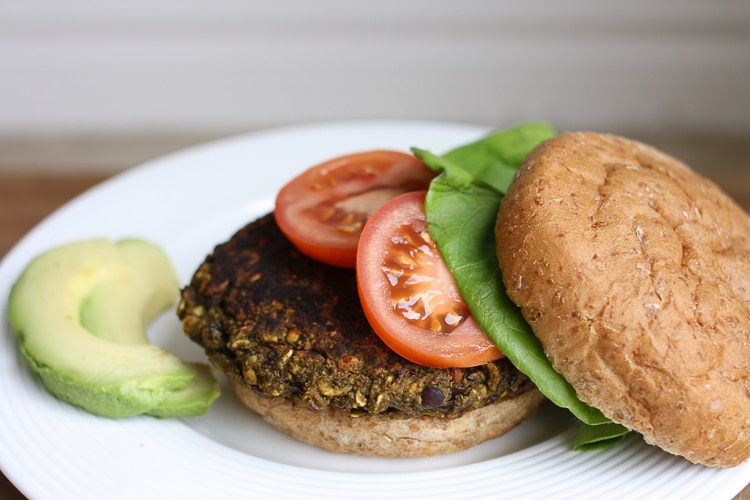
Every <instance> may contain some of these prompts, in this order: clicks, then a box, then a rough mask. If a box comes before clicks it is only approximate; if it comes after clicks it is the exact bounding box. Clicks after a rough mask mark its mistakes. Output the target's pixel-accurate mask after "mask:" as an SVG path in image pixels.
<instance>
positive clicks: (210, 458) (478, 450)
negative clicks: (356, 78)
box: [0, 122, 750, 499]
mask: <svg viewBox="0 0 750 500" xmlns="http://www.w3.org/2000/svg"><path fill="white" fill-rule="evenodd" d="M485 132H486V130H485V129H482V128H479V127H473V126H465V125H455V124H441V123H425V122H351V123H332V124H318V125H310V126H301V127H293V128H285V129H278V130H272V131H268V132H264V133H257V134H251V135H246V136H241V137H237V138H232V139H228V140H224V141H220V142H217V143H212V144H209V145H206V146H202V147H198V148H194V149H191V150H187V151H184V152H181V153H178V154H174V155H171V156H168V157H165V158H162V159H159V160H157V161H154V162H151V163H148V164H145V165H142V166H140V167H137V168H133V169H131V170H129V171H127V172H125V173H123V174H121V175H118V176H116V177H114V178H113V179H111V180H109V181H107V182H104V183H103V184H101V185H99V186H97V187H95V188H94V189H91V190H90V191H88V192H86V193H85V194H83V195H82V196H80V197H78V198H77V199H75V200H73V201H72V202H71V203H69V204H67V205H65V206H64V207H62V208H61V209H60V210H58V211H57V212H56V213H54V214H53V215H52V216H50V217H49V218H47V219H46V220H45V221H44V222H42V223H41V224H40V225H39V226H37V227H36V228H35V229H34V230H33V231H31V232H30V233H29V234H28V235H27V236H26V237H25V238H24V239H23V240H22V241H21V242H19V243H18V245H17V246H16V247H15V248H14V249H13V250H12V251H11V252H10V253H9V254H8V255H7V257H6V258H5V260H4V261H3V263H2V266H1V267H0V297H2V301H3V302H2V311H3V321H2V324H1V326H2V332H1V333H2V338H1V340H2V348H0V466H2V470H3V471H4V472H5V474H6V475H7V476H9V478H10V479H11V481H13V482H14V483H15V484H16V485H17V486H18V487H19V489H21V490H22V491H23V492H24V493H25V494H26V495H28V496H29V497H31V498H34V499H47V498H55V499H61V498H75V499H81V498H121V497H123V498H227V497H231V498H237V497H253V498H268V497H274V498H279V497H289V498H297V497H307V498H314V497H324V498H384V497H388V498H397V497H404V498H406V497H408V498H421V497H429V498H433V499H434V498H445V497H451V498H460V497H471V498H481V497H493V498H499V497H500V498H563V497H575V498H589V497H590V498H616V497H627V498H646V497H654V498H667V497H671V498H709V497H710V498H714V499H716V498H731V497H732V496H734V495H735V494H736V493H737V492H739V491H740V490H741V489H742V488H743V487H744V486H745V485H746V484H747V483H749V482H750V464H744V465H743V466H740V467H738V468H736V469H733V470H715V469H708V468H704V467H700V466H695V465H691V464H689V463H688V462H686V461H685V460H683V459H680V458H677V457H673V456H671V455H668V454H666V453H663V452H661V451H659V450H657V449H655V448H653V447H650V446H647V445H645V444H644V443H643V441H642V440H641V439H640V438H638V437H637V436H630V437H629V438H628V439H627V440H626V442H625V443H624V444H622V445H620V446H618V447H616V448H612V449H610V450H607V451H602V452H591V453H576V452H573V451H571V449H570V445H571V439H572V436H573V433H574V430H575V426H574V425H573V423H572V421H571V418H570V417H569V416H568V415H567V414H566V413H565V412H563V411H561V410H559V409H556V408H546V409H545V410H544V411H543V412H542V413H541V414H540V415H538V416H536V417H535V418H533V419H532V420H531V421H529V422H527V423H525V424H524V425H522V426H520V427H518V428H516V429H515V430H514V431H512V432H511V433H510V434H508V435H506V436H503V437H501V438H498V439H496V440H493V441H490V442H488V443H484V444H482V445H480V446H477V447H475V448H473V449H471V450H468V451H466V452H463V453H459V454H455V455H450V456H443V457H436V458H429V459H401V460H388V459H377V458H367V457H355V456H341V455H335V454H331V453H328V452H325V451H322V450H319V449H316V448H312V447H310V446H307V445H304V444H301V443H298V442H296V441H293V440H291V439H290V438H288V437H287V436H285V435H283V434H281V433H279V432H277V431H275V430H273V429H271V428H270V427H268V426H267V425H266V424H264V423H263V422H262V421H260V420H259V419H257V418H255V417H254V416H253V415H251V414H250V413H249V412H248V411H246V410H244V409H243V408H242V407H241V406H240V405H239V404H238V403H237V401H236V400H235V399H234V397H233V395H232V394H231V392H230V391H229V390H227V388H226V387H224V394H223V395H222V396H221V398H220V399H219V400H218V401H217V403H216V404H215V405H214V407H213V408H212V409H211V411H210V412H209V413H208V414H207V415H205V416H202V417H198V418H194V419H184V420H182V419H173V420H157V419H154V418H150V417H135V418H128V419H122V420H109V419H105V418H99V417H96V416H93V415H90V414H87V413H85V412H83V411H81V410H79V409H78V408H76V407H73V406H71V405H68V404H66V403H62V402H60V401H58V400H56V399H54V398H53V397H52V396H50V395H49V394H48V393H47V392H46V390H45V389H44V388H43V387H42V385H41V384H40V383H39V381H38V380H37V379H36V378H35V377H34V376H33V375H32V374H31V372H30V371H29V370H28V369H27V367H26V366H25V364H24V362H23V360H22V359H21V357H20V355H19V353H18V349H17V344H16V341H15V337H14V336H13V333H12V332H11V330H10V326H9V324H8V317H7V297H8V293H9V290H10V287H11V285H12V283H13V282H14V281H15V279H16V278H17V276H18V275H19V273H20V272H21V270H22V269H23V267H24V266H25V265H26V264H27V263H28V261H29V260H30V259H31V258H32V257H33V256H34V255H36V254H37V253H39V252H41V251H43V250H45V249H47V248H50V247H52V246H55V245H58V244H62V243H65V242H69V241H71V240H75V239H79V238H88V237H94V236H107V237H110V238H121V237H126V236H139V237H143V238H147V239H150V240H152V241H154V242H156V243H158V244H160V245H162V246H163V247H164V248H165V249H166V250H167V252H168V253H169V254H170V256H171V257H172V259H173V261H174V264H175V266H176V268H177V271H178V273H179V276H180V278H181V280H182V281H183V283H186V282H187V281H188V280H189V278H190V276H191V274H192V272H193V271H194V270H195V268H196V267H197V266H198V264H199V263H200V262H201V261H202V259H203V258H204V257H205V255H206V254H207V253H209V252H210V251H211V250H212V248H213V246H214V245H215V244H217V243H219V242H222V241H224V240H226V239H227V238H228V237H229V236H230V235H231V234H232V233H233V232H234V231H235V230H237V229H239V228H240V227H241V226H242V225H244V224H245V223H246V222H249V221H250V220H252V219H254V218H255V217H257V216H260V215H262V214H264V213H266V212H267V211H270V209H271V207H272V203H273V199H274V196H275V193H276V192H277V190H278V189H279V188H280V187H281V186H282V185H283V183H284V182H286V181H287V180H288V179H290V178H291V177H292V176H294V175H295V174H297V173H298V172H301V171H302V170H303V169H305V168H307V167H309V166H312V165H314V164H316V163H318V162H319V161H322V160H325V159H328V158H331V157H334V156H338V155H341V154H344V153H348V152H355V151H361V150H366V149H373V148H394V149H401V150H408V148H409V147H411V146H419V147H423V148H428V149H431V150H433V151H435V152H441V151H445V150H447V149H449V148H451V147H453V146H456V145H459V144H462V143H465V142H468V141H470V140H473V139H475V138H478V137H480V136H481V135H482V134H483V133H485ZM149 334H150V336H151V338H152V340H153V341H154V342H156V343H159V344H161V345H163V346H165V347H166V348H167V349H170V350H171V351H173V352H175V353H177V354H179V355H180V356H182V357H184V358H190V359H196V360H203V359H205V358H204V356H203V353H202V351H201V350H200V348H198V347H197V346H195V345H193V344H192V343H191V342H190V341H189V340H187V338H186V337H185V336H184V335H183V334H182V332H181V329H180V325H179V322H178V320H177V318H176V316H175V315H174V314H173V313H169V314H165V315H163V316H161V317H160V318H159V319H158V320H157V321H156V323H154V324H153V325H152V327H151V328H150V330H149Z"/></svg>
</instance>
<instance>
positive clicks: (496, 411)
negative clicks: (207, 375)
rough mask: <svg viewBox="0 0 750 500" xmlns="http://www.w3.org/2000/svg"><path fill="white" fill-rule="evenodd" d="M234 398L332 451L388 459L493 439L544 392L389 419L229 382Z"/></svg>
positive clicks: (291, 432) (282, 427) (461, 447)
mask: <svg viewBox="0 0 750 500" xmlns="http://www.w3.org/2000/svg"><path fill="white" fill-rule="evenodd" d="M232 385H233V388H234V391H235V393H236V394H237V397H238V398H239V399H240V401H241V402H242V403H243V404H244V405H245V406H247V407H248V408H250V409H251V410H252V411H254V412H256V413H258V414H259V415H260V416H261V417H263V419H264V420H265V421H267V422H268V423H270V424H271V425H273V426H274V427H276V428H277V429H279V430H281V431H283V432H285V433H287V434H289V435H290V436H291V437H293V438H295V439H297V440H299V441H302V442H304V443H308V444H311V445H313V446H317V447H319V448H323V449H325V450H328V451H331V452H335V453H349V454H356V455H367V456H376V457H388V458H413V457H427V456H433V455H440V454H446V453H456V452H459V451H463V450H466V449H468V448H471V447H472V446H475V445H478V444H480V443H482V442H484V441H487V440H489V439H493V438H496V437H498V436H501V435H503V434H505V433H506V432H508V431H509V430H511V429H513V428H514V427H515V426H517V425H518V424H520V423H521V422H523V421H524V420H525V419H527V418H528V417H530V416H531V415H533V414H534V413H536V411H537V410H538V408H539V406H540V404H541V403H542V402H543V401H544V396H542V394H541V393H540V392H539V391H538V390H536V389H534V390H531V391H528V392H526V393H524V394H521V395H519V396H517V397H515V398H511V399H506V400H503V401H500V402H498V403H495V404H492V405H488V406H485V407H482V408H478V409H476V410H473V411H471V412H469V413H467V414H465V415H463V416H461V417H458V418H452V419H446V418H441V417H434V416H421V417H415V418H389V417H387V416H383V415H358V416H352V415H351V414H349V413H348V412H346V411H342V410H336V409H332V408H326V409H323V410H313V409H310V408H308V407H305V406H301V405H296V404H294V403H293V402H292V401H291V400H289V399H285V398H264V397H262V396H259V395H258V394H256V393H255V392H254V391H253V390H252V389H249V388H248V387H246V386H245V385H243V384H241V383H239V382H234V381H233V382H232Z"/></svg>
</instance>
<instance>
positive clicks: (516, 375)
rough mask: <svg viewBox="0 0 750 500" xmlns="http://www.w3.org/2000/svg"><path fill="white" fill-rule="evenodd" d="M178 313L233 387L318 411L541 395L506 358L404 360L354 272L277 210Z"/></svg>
mask: <svg viewBox="0 0 750 500" xmlns="http://www.w3.org/2000/svg"><path fill="white" fill-rule="evenodd" d="M178 315H179V317H180V319H181V320H182V325H183V329H184V331H185V332H186V333H187V335H188V336H189V337H190V338H191V339H192V340H193V341H195V342H196V343H198V344H200V345H202V346H203V348H204V349H205V351H206V353H207V355H208V357H209V359H210V360H211V362H212V363H213V365H214V366H216V367H217V368H218V369H219V370H221V371H222V372H224V373H225V374H226V375H227V377H229V379H230V380H232V381H233V382H234V383H240V384H242V385H243V386H244V387H246V388H248V389H250V390H252V391H254V392H255V393H256V394H258V395H260V396H261V397H264V398H287V399H289V400H290V401H293V402H295V403H296V404H299V405H304V406H305V407H308V408H311V409H314V410H323V409H329V408H333V409H340V410H345V411H347V412H349V414H351V415H355V416H356V415H374V414H377V415H382V416H388V417H402V418H409V417H419V416H423V415H430V416H443V417H449V418H455V417H460V416H462V415H464V414H466V413H468V412H471V411H472V410H476V409H478V408H482V407H484V406H487V405H491V404H493V403H496V402H499V401H502V400H505V399H511V398H514V397H516V396H518V395H521V394H524V393H526V392H529V391H536V388H535V387H534V386H533V384H532V383H531V382H530V381H529V379H528V378H527V377H526V376H525V375H523V374H522V373H520V372H519V371H517V370H516V368H515V367H513V366H512V365H511V364H510V362H508V360H507V359H505V358H502V359H500V360H497V361H495V362H491V363H487V364H485V365H481V366H477V367H474V368H452V369H436V368H429V367H424V366H421V365H417V364H414V363H412V362H409V361H407V360H405V359H404V358H402V357H400V356H398V355H397V354H396V353H394V352H393V351H391V350H390V349H389V348H388V347H387V346H385V344H383V342H382V341H381V340H380V339H379V337H377V335H376V334H375V333H374V332H373V331H372V329H371V327H370V326H369V324H368V322H367V319H366V318H365V316H364V313H363V311H362V308H361V305H360V303H359V297H358V294H357V288H356V278H355V273H354V271H353V270H349V269H341V268H336V267H332V266H328V265H325V264H321V263H319V262H317V261H314V260H312V259H310V258H308V257H306V256H304V255H302V254H301V253H299V252H298V251H297V250H296V249H295V248H294V246H293V245H292V244H291V243H290V242H289V241H288V240H287V239H286V238H285V237H284V236H283V234H282V233H281V232H280V230H279V229H278V227H277V225H276V223H275V220H274V217H273V215H272V214H268V215H266V216H264V217H261V218H260V219H258V220H256V221H254V222H251V223H250V224H248V225H247V226H245V227H244V228H242V229H240V230H239V231H238V232H237V233H236V234H235V235H234V236H232V238H231V239H230V240H229V241H227V242H226V243H223V244H221V245H218V246H217V247H216V248H215V249H214V251H213V253H212V254H211V255H209V256H208V257H207V258H206V259H205V261H204V262H203V263H202V264H201V265H200V267H199V268H198V270H197V271H196V272H195V273H194V275H193V278H192V280H191V282H190V284H189V285H188V286H186V287H185V288H184V289H183V291H182V299H181V302H180V304H179V306H178Z"/></svg>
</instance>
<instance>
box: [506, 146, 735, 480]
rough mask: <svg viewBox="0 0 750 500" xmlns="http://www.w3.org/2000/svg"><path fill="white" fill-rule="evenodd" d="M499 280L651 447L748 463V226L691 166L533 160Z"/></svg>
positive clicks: (589, 149)
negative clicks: (501, 278) (502, 281)
mask: <svg viewBox="0 0 750 500" xmlns="http://www.w3.org/2000/svg"><path fill="white" fill-rule="evenodd" d="M495 233H496V238H497V250H498V258H499V262H500V267H501V268H502V274H503V280H504V282H505V285H506V287H507V290H508V294H509V296H510V297H511V299H512V300H513V301H514V302H516V304H518V305H519V306H520V307H521V310H522V312H523V315H524V316H525V318H526V319H527V321H528V322H529V323H530V325H531V326H532V328H533V330H534V332H535V334H536V335H537V336H538V337H539V339H540V340H541V342H542V344H543V346H544V349H545V352H546V354H547V356H548V357H549V359H550V361H551V363H552V365H553V366H554V368H555V369H556V370H557V371H559V372H560V373H561V374H562V375H563V376H564V377H565V378H566V379H567V380H568V381H569V382H570V383H571V385H572V386H573V387H574V388H575V390H576V392H577V393H578V395H579V397H580V398H581V399H582V400H583V401H585V402H586V403H588V404H590V405H591V406H594V407H596V408H599V409H600V410H601V411H602V412H603V413H604V415H606V416H607V417H609V418H611V419H612V420H613V421H615V422H618V423H621V424H623V425H624V426H625V427H627V428H629V429H632V430H635V431H637V432H639V433H641V434H642V435H643V436H644V438H645V440H646V441H647V442H648V443H651V444H654V445H656V446H659V447H661V448H663V449H664V450H666V451H668V452H670V453H673V454H677V455H681V456H684V457H685V458H687V459H688V460H690V461H692V462H695V463H700V464H704V465H707V466H713V467H733V466H736V465H738V464H740V463H741V462H743V461H744V460H745V459H747V458H748V455H750V311H749V308H750V220H749V219H748V215H747V214H746V213H745V212H744V211H743V210H742V209H741V208H740V207H739V206H738V205H737V204H735V203H734V202H733V201H732V200H731V199H730V198H729V197H728V196H727V195H726V194H725V193H724V192H722V191H721V190H720V189H719V188H718V187H717V186H716V185H715V184H713V183H712V182H710V181H709V180H707V179H705V178H703V177H701V176H700V175H698V174H696V173H695V172H693V171H692V170H690V169H689V168H688V167H687V166H686V165H684V164H683V163H681V162H680V161H678V160H676V159H674V158H672V157H670V156H668V155H666V154H664V153H661V152H659V151H657V150H656V149H654V148H652V147H650V146H647V145H644V144H642V143H639V142H635V141H632V140H627V139H624V138H621V137H616V136H611V135H599V134H594V133H566V134H562V135H560V136H558V137H556V138H553V139H551V140H549V141H548V142H546V143H544V144H542V145H540V146H539V147H538V148H537V149H536V150H535V151H534V152H532V154H531V155H529V157H528V158H527V160H526V162H525V163H524V165H523V166H522V167H521V169H520V170H519V172H518V174H517V177H516V178H515V179H514V181H513V183H512V185H511V186H510V189H509V192H508V193H507V196H506V197H505V198H504V199H503V201H502V203H501V208H500V211H499V214H498V220H497V226H496V231H495Z"/></svg>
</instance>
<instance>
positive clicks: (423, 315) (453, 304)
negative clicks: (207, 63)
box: [357, 191, 503, 368]
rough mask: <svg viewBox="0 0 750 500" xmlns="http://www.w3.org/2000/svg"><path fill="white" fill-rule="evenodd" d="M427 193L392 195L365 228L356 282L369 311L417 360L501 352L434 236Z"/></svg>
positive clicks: (391, 341) (381, 332) (449, 361)
mask: <svg viewBox="0 0 750 500" xmlns="http://www.w3.org/2000/svg"><path fill="white" fill-rule="evenodd" d="M425 194H426V192H425V191H420V192H411V193H407V194H403V195H400V196H398V197H396V198H394V199H392V200H390V201H389V202H387V203H385V204H384V205H383V206H381V207H380V208H379V209H378V210H377V211H376V212H375V213H374V214H373V215H372V216H371V217H370V220H369V221H368V222H367V224H366V225H365V228H364V230H363V231H362V236H361V239H360V245H359V249H358V252H357V288H358V291H359V295H360V301H361V302H362V307H363V309H364V311H365V315H366V316H367V319H368V321H369V322H370V325H371V326H372V328H373V330H374V331H375V333H377V334H378V336H379V337H380V338H381V339H382V340H383V342H385V344H386V345H388V347H390V348H391V349H392V350H393V351H395V352H397V353H398V354H400V355H401V356H402V357H404V358H406V359H408V360H409V361H412V362H414V363H418V364H421V365H425V366H430V367H434V368H466V367H471V366H478V365H482V364H485V363H488V362H490V361H494V360H496V359H499V358H501V357H502V356H503V354H502V353H501V352H500V350H499V349H498V348H497V347H496V346H495V344H493V343H492V341H491V340H490V339H489V338H488V337H487V336H486V335H485V334H484V333H483V332H482V331H481V330H480V328H479V326H478V325H477V323H476V321H475V320H474V317H473V316H472V315H471V313H470V312H469V310H468V307H467V306H466V304H465V303H464V301H463V299H462V298H461V295H460V293H459V292H458V288H457V286H456V283H455V281H454V279H453V276H452V275H451V273H450V271H449V270H448V267H447V265H446V264H445V262H444V261H443V259H442V257H441V256H440V253H439V252H438V250H437V247H436V246H435V243H434V241H432V239H431V238H430V237H429V233H428V232H427V221H426V219H425V213H424V198H425ZM422 306H424V307H422ZM458 318H460V319H458Z"/></svg>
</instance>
